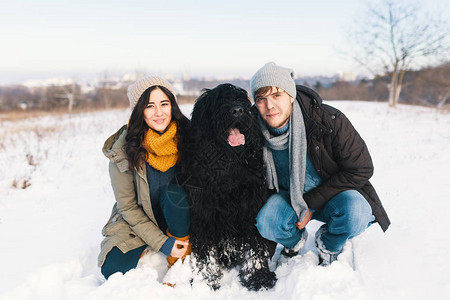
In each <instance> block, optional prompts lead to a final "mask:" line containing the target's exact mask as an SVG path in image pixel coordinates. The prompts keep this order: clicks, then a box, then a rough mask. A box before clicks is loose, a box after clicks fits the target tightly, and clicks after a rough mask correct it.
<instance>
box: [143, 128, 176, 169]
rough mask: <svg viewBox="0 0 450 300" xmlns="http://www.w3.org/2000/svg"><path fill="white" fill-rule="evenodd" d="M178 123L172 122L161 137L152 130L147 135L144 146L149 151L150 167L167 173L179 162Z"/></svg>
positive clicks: (148, 160)
mask: <svg viewBox="0 0 450 300" xmlns="http://www.w3.org/2000/svg"><path fill="white" fill-rule="evenodd" d="M176 133H177V123H175V121H172V122H170V124H169V127H168V128H167V130H166V132H164V133H163V134H162V135H159V134H158V133H157V132H155V131H154V130H152V129H149V130H147V132H146V133H145V137H144V141H143V142H142V146H143V147H144V148H145V150H147V162H148V164H149V165H150V166H152V167H153V168H155V169H156V170H159V171H161V172H165V171H167V170H169V169H170V168H171V167H173V166H174V165H175V164H176V162H177V160H178V148H177V142H178V141H177V137H176Z"/></svg>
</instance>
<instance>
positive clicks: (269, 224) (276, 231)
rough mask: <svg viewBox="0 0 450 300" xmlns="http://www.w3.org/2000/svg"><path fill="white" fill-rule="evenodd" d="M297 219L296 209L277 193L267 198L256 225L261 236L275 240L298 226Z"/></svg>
mask: <svg viewBox="0 0 450 300" xmlns="http://www.w3.org/2000/svg"><path fill="white" fill-rule="evenodd" d="M297 220H298V219H297V214H296V213H295V211H294V209H293V208H292V207H291V206H290V205H289V203H288V202H287V201H286V199H284V197H283V196H282V195H280V194H278V193H277V194H274V195H272V196H270V197H269V198H268V199H267V202H266V204H265V205H264V206H263V207H262V208H261V210H260V211H259V213H258V215H257V217H256V224H255V226H256V228H258V231H259V233H260V234H261V236H263V237H264V238H266V239H269V240H274V239H276V238H280V237H284V235H289V231H290V229H292V228H296V227H295V222H297Z"/></svg>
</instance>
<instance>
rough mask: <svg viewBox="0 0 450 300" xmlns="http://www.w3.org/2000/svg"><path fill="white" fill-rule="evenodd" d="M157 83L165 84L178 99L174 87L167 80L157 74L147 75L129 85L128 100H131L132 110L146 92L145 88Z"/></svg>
mask: <svg viewBox="0 0 450 300" xmlns="http://www.w3.org/2000/svg"><path fill="white" fill-rule="evenodd" d="M155 85H159V86H163V87H165V88H166V89H168V90H169V91H170V92H171V93H172V94H173V96H174V97H175V101H176V100H177V96H176V95H175V92H174V89H173V87H172V85H171V84H170V83H169V82H168V81H167V80H165V79H164V78H161V77H157V76H146V77H144V78H141V79H139V80H137V81H136V82H135V83H133V84H130V85H129V86H128V90H127V96H128V100H130V108H131V110H133V109H134V107H135V106H136V103H137V102H138V100H139V98H140V97H141V95H142V94H143V93H144V92H145V90H146V89H148V88H149V87H152V86H155Z"/></svg>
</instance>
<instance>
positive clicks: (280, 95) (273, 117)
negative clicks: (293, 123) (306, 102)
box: [255, 86, 294, 129]
mask: <svg viewBox="0 0 450 300" xmlns="http://www.w3.org/2000/svg"><path fill="white" fill-rule="evenodd" d="M293 102H294V99H293V98H292V97H291V96H289V95H288V94H287V93H286V92H285V91H284V90H282V89H280V88H277V87H274V86H273V87H272V88H271V90H270V91H269V92H268V93H267V94H265V95H256V97H255V103H256V107H257V108H258V110H259V114H260V115H261V117H262V118H263V120H264V121H266V123H267V125H269V126H270V127H272V128H276V129H279V128H282V127H283V126H285V125H286V124H287V123H288V122H289V118H290V117H291V113H292V103H293Z"/></svg>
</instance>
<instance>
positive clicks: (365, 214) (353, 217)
mask: <svg viewBox="0 0 450 300" xmlns="http://www.w3.org/2000/svg"><path fill="white" fill-rule="evenodd" d="M333 200H335V201H333V206H334V207H335V209H336V214H337V215H339V216H341V217H344V218H345V222H346V223H347V227H348V228H349V229H351V231H352V232H353V233H360V232H362V231H363V230H364V229H365V228H367V226H368V225H369V223H370V222H371V221H373V215H372V208H371V207H370V205H369V203H368V202H367V200H366V199H365V198H364V196H363V195H361V193H359V192H358V191H356V190H348V191H344V192H342V193H340V194H338V195H336V196H335V197H334V198H333Z"/></svg>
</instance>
